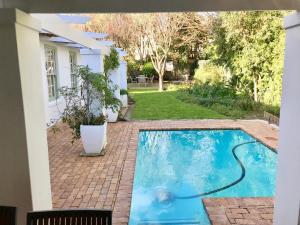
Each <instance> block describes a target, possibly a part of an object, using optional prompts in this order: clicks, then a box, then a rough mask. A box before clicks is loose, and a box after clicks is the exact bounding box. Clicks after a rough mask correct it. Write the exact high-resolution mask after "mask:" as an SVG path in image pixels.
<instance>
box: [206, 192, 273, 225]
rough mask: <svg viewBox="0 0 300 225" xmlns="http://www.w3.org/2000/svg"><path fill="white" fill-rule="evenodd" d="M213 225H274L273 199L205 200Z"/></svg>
mask: <svg viewBox="0 0 300 225" xmlns="http://www.w3.org/2000/svg"><path fill="white" fill-rule="evenodd" d="M203 203H204V206H205V209H206V212H207V213H208V215H209V218H210V221H211V224H212V225H231V224H235V225H245V224H247V225H252V224H253V225H272V223H273V206H274V201H273V199H272V198H207V199H203Z"/></svg>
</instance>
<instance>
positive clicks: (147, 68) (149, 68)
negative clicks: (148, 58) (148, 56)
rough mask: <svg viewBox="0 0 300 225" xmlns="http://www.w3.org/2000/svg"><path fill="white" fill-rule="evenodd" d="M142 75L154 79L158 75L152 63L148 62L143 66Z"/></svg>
mask: <svg viewBox="0 0 300 225" xmlns="http://www.w3.org/2000/svg"><path fill="white" fill-rule="evenodd" d="M142 74H143V75H145V76H147V77H152V76H154V75H156V74H157V72H156V70H155V69H154V66H153V64H152V62H147V63H145V64H144V65H143V68H142Z"/></svg>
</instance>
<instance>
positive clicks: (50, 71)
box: [45, 47, 57, 100]
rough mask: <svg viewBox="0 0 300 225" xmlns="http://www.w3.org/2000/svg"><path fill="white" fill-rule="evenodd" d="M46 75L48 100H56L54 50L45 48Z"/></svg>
mask: <svg viewBox="0 0 300 225" xmlns="http://www.w3.org/2000/svg"><path fill="white" fill-rule="evenodd" d="M45 58H46V73H47V82H48V96H49V99H50V100H52V99H55V98H57V71H56V49H55V48H51V47H45Z"/></svg>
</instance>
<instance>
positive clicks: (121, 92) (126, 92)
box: [120, 89, 128, 95]
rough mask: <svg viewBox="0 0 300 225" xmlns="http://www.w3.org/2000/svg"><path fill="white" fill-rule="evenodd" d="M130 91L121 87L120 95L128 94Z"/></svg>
mask: <svg viewBox="0 0 300 225" xmlns="http://www.w3.org/2000/svg"><path fill="white" fill-rule="evenodd" d="M127 94H128V91H127V90H126V89H121V90H120V95H127Z"/></svg>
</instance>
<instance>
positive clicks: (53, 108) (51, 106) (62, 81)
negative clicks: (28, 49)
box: [40, 38, 81, 125]
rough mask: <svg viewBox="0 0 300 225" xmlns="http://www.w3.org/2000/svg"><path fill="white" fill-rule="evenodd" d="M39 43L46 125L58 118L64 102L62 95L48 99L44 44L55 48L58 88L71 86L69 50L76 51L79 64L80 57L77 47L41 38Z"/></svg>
mask: <svg viewBox="0 0 300 225" xmlns="http://www.w3.org/2000/svg"><path fill="white" fill-rule="evenodd" d="M40 45H41V48H40V51H41V59H42V78H43V90H44V102H45V111H46V122H47V124H48V125H51V124H53V122H56V121H57V120H59V118H60V115H61V113H62V112H63V110H64V108H65V102H64V99H63V98H62V97H59V98H58V99H56V100H51V101H49V98H48V83H47V75H46V68H45V45H46V46H50V47H54V48H55V49H56V57H57V62H56V67H57V74H58V77H57V82H58V88H60V87H63V86H68V87H71V68H70V59H69V53H70V51H71V52H75V53H76V55H77V64H78V65H80V64H81V58H80V53H79V50H78V49H76V48H70V47H67V46H65V45H64V44H60V43H54V42H49V41H47V40H45V39H43V38H41V40H40Z"/></svg>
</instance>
